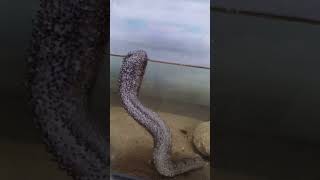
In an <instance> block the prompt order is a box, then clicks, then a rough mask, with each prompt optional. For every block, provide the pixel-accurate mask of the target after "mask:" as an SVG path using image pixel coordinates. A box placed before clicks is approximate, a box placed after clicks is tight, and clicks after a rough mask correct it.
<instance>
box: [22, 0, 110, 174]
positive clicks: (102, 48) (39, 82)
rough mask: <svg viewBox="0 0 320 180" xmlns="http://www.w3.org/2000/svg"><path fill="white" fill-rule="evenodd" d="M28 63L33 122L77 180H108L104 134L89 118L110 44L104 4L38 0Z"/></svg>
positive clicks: (102, 0)
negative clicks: (93, 88) (90, 107)
mask: <svg viewBox="0 0 320 180" xmlns="http://www.w3.org/2000/svg"><path fill="white" fill-rule="evenodd" d="M40 3H41V4H40V10H39V11H38V14H37V16H36V19H35V20H36V21H34V24H33V25H34V29H33V32H32V40H31V46H30V49H29V50H30V54H29V58H28V59H27V69H28V88H29V90H30V105H31V107H32V112H33V115H34V120H35V122H36V124H37V125H38V127H39V128H40V130H41V133H42V136H43V139H44V141H45V143H46V144H47V148H48V150H49V151H50V152H51V153H52V154H54V157H55V158H56V160H57V161H58V162H59V165H60V166H61V168H63V169H66V171H67V172H68V174H70V175H71V176H73V177H74V179H76V180H106V179H108V178H109V177H108V174H107V165H108V164H107V154H106V152H107V136H104V135H103V133H101V129H100V128H99V127H98V126H97V124H98V123H96V122H95V120H93V119H89V115H88V101H89V95H90V89H91V88H92V87H93V85H94V83H95V79H96V77H97V72H98V70H99V69H98V68H99V65H100V64H101V63H102V61H103V60H104V57H105V55H106V51H107V40H108V28H109V27H108V26H109V25H108V22H107V16H108V13H107V12H108V9H107V7H108V3H109V2H108V1H107V0H88V1H83V0H41V1H40Z"/></svg>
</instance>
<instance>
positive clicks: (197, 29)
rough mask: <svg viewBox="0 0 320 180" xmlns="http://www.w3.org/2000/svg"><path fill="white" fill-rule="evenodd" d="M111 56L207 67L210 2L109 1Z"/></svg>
mask: <svg viewBox="0 0 320 180" xmlns="http://www.w3.org/2000/svg"><path fill="white" fill-rule="evenodd" d="M110 2H111V3H110V5H111V28H110V31H111V32H110V34H111V53H113V54H120V55H125V54H126V53H127V52H128V51H131V50H135V49H144V50H146V51H147V53H148V56H149V58H150V59H155V60H162V61H170V62H176V63H183V64H191V65H200V66H207V67H208V66H210V0H174V1H172V0H159V1H153V0H111V1H110Z"/></svg>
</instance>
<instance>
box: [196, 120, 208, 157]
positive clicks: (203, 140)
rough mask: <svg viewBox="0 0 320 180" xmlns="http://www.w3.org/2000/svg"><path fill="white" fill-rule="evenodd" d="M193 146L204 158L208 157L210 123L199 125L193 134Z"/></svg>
mask: <svg viewBox="0 0 320 180" xmlns="http://www.w3.org/2000/svg"><path fill="white" fill-rule="evenodd" d="M193 144H194V146H195V147H196V148H197V150H198V151H199V152H200V153H201V154H202V155H204V156H210V121H207V122H202V123H200V124H199V125H198V126H197V127H196V128H195V130H194V132H193Z"/></svg>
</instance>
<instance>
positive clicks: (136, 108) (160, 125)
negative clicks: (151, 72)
mask: <svg viewBox="0 0 320 180" xmlns="http://www.w3.org/2000/svg"><path fill="white" fill-rule="evenodd" d="M147 62H148V57H147V53H146V52H145V51H143V50H136V51H133V52H129V53H128V55H127V56H126V57H125V58H124V61H123V64H122V66H121V70H120V78H119V84H120V85H119V90H120V97H121V102H122V104H123V107H124V109H125V110H126V111H127V112H128V114H129V115H130V116H131V117H132V118H133V119H134V120H135V121H137V122H138V123H139V124H140V125H141V126H143V127H144V128H145V129H146V130H147V131H148V132H149V133H150V134H151V135H152V137H153V139H154V150H153V163H154V165H155V167H156V169H157V171H158V172H159V173H160V174H161V175H163V176H168V177H173V176H176V175H179V174H182V173H185V172H188V171H190V170H194V169H198V168H201V167H203V166H204V165H205V161H204V160H203V159H202V158H201V157H195V158H186V159H181V160H179V161H173V160H172V159H171V146H172V144H171V133H170V129H169V128H168V127H167V126H166V124H165V123H164V121H163V120H162V119H161V118H160V116H159V115H158V114H156V113H155V112H153V111H152V110H150V109H148V108H147V107H145V106H143V105H142V103H141V102H140V101H139V99H138V95H139V91H140V86H141V83H142V80H143V76H144V74H145V69H146V67H147Z"/></svg>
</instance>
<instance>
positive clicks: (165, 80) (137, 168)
mask: <svg viewBox="0 0 320 180" xmlns="http://www.w3.org/2000/svg"><path fill="white" fill-rule="evenodd" d="M121 62H122V61H121V58H118V57H111V69H110V75H111V84H110V86H111V91H110V144H111V154H112V157H111V164H112V170H113V171H116V172H121V173H125V174H128V175H134V176H138V177H142V178H145V179H169V178H164V177H161V176H160V175H159V174H158V173H157V171H156V170H155V168H154V166H153V165H152V163H151V159H152V149H153V139H152V137H151V135H150V134H149V133H148V132H147V131H146V130H145V129H144V128H143V127H142V126H140V125H139V124H138V123H137V122H135V121H134V120H133V119H132V118H131V117H130V116H129V115H128V114H127V113H126V111H125V110H124V109H123V108H122V107H121V104H120V97H119V94H118V84H117V80H118V75H119V70H120V66H121ZM209 73H210V71H209V70H207V69H198V68H192V67H183V66H182V67H181V66H177V65H168V64H161V63H155V62H149V63H148V66H147V70H146V74H145V78H144V80H143V82H142V87H141V90H140V99H141V101H142V103H143V104H144V105H146V106H147V107H149V108H151V109H152V110H153V111H155V112H157V113H158V114H159V115H160V117H161V118H162V119H163V120H164V121H165V122H166V124H167V125H168V127H169V128H170V130H171V133H172V141H173V142H172V143H173V157H174V158H177V159H179V158H182V157H192V156H196V153H195V152H196V150H195V149H194V147H193V145H192V132H193V130H194V128H195V127H196V126H197V125H198V124H199V123H201V122H204V121H208V120H210V101H209V96H210V93H209V92H210V91H209V87H210V84H209V80H210V77H209ZM173 179H177V180H180V179H181V180H182V179H186V180H189V179H190V180H191V179H202V180H209V179H210V167H209V165H207V166H205V167H204V168H202V169H199V170H195V171H191V172H189V173H186V174H183V175H180V176H177V177H175V178H173Z"/></svg>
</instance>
